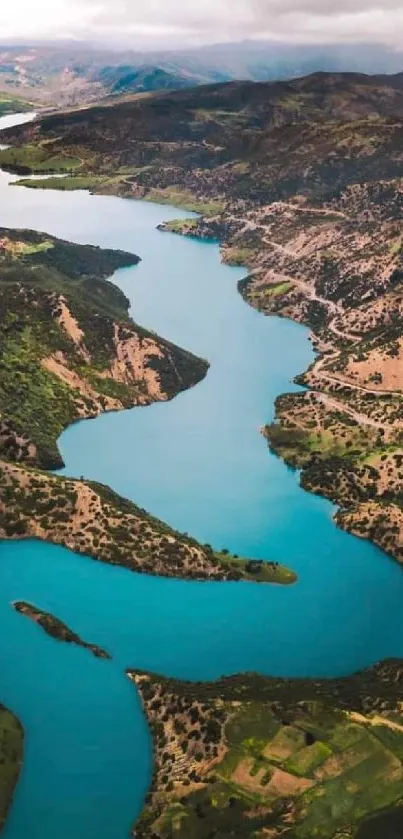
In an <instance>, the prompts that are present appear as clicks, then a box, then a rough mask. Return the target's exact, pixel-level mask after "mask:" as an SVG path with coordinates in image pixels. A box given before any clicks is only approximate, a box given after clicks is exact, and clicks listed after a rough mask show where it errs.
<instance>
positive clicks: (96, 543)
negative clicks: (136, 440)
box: [0, 228, 296, 584]
mask: <svg viewBox="0 0 403 839" xmlns="http://www.w3.org/2000/svg"><path fill="white" fill-rule="evenodd" d="M138 261H139V257H137V256H136V255H134V254H129V253H124V252H121V251H110V250H104V249H101V248H96V247H92V246H83V245H74V244H71V243H70V242H64V241H61V240H58V239H55V238H54V237H52V236H48V235H47V234H42V233H36V232H34V231H30V230H7V229H4V228H0V313H1V314H2V317H1V327H0V354H1V360H0V373H1V375H0V537H1V538H12V539H18V538H29V537H31V538H32V537H35V538H39V539H44V540H48V541H52V542H55V543H57V544H61V545H65V546H66V547H68V548H71V549H72V550H75V551H76V552H77V553H81V554H84V555H87V556H92V557H94V558H96V559H100V560H101V561H104V562H108V563H112V564H119V565H123V566H125V567H126V568H129V569H131V570H135V571H140V572H147V573H149V574H161V575H164V576H180V577H185V578H189V579H198V580H204V579H218V580H221V579H226V580H238V579H247V580H253V581H256V582H275V583H282V584H289V583H293V582H295V580H296V575H295V574H294V573H293V572H291V571H289V570H288V569H287V568H285V567H284V566H282V565H279V564H278V563H276V562H275V561H271V562H267V563H266V562H257V561H256V560H248V559H242V558H238V557H233V556H231V555H230V554H228V553H226V552H223V553H216V552H214V551H213V550H212V548H211V547H210V546H209V545H207V546H203V545H200V544H198V543H197V542H196V541H195V540H193V539H191V538H190V537H188V536H185V535H183V534H180V533H177V532H175V531H173V530H172V529H171V528H169V527H168V526H166V525H164V524H163V523H162V522H160V521H158V520H157V519H154V518H153V517H151V516H149V515H148V514H147V513H146V512H145V511H144V510H141V509H139V508H138V507H137V506H136V505H135V504H133V503H131V502H129V501H127V500H125V499H122V498H120V497H119V496H118V495H116V494H115V493H113V492H112V491H111V490H109V489H108V488H106V487H102V486H100V485H95V484H90V483H88V482H85V481H74V480H67V479H65V478H60V477H56V476H55V475H52V474H50V473H49V472H44V471H43V470H44V469H54V468H56V467H60V466H62V465H63V462H62V459H61V456H60V453H59V450H58V447H57V439H58V437H59V435H60V434H61V432H62V431H63V429H64V428H65V427H66V426H67V425H69V424H70V423H72V422H74V421H75V420H78V419H86V418H90V417H95V416H97V415H99V414H100V413H102V412H105V411H116V410H122V409H124V408H129V407H133V406H135V405H148V404H150V403H152V402H156V401H166V400H168V399H171V398H172V397H173V396H175V395H176V394H177V393H179V392H180V391H182V390H184V389H186V388H188V387H191V386H192V385H194V384H196V383H197V382H199V381H200V380H201V379H202V378H203V377H204V376H205V374H206V372H207V369H208V363H207V362H206V361H204V360H202V359H199V358H197V357H195V356H194V355H192V354H191V353H189V352H187V351H185V350H182V349H180V348H179V347H177V346H175V345H173V344H171V343H169V342H168V341H166V340H164V339H162V338H159V337H158V336H157V335H155V334H154V333H151V332H148V331H147V330H145V329H143V328H142V327H140V326H138V325H137V324H136V323H134V321H133V320H132V319H131V317H130V315H129V312H128V308H129V302H128V300H127V299H126V297H125V296H124V294H123V293H122V292H121V291H120V290H119V289H118V288H117V287H116V286H115V285H113V283H112V282H110V281H108V280H107V279H106V277H107V276H108V275H109V274H111V272H112V271H114V270H116V269H117V268H119V267H123V266H128V265H136V264H137V263H138Z"/></svg>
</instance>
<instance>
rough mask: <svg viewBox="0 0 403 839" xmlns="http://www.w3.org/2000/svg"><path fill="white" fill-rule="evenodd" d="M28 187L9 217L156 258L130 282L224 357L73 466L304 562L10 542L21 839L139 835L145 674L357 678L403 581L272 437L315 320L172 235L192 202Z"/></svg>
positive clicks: (163, 511) (7, 680) (152, 318)
mask: <svg viewBox="0 0 403 839" xmlns="http://www.w3.org/2000/svg"><path fill="white" fill-rule="evenodd" d="M0 123H1V121H0ZM3 124H4V123H3ZM13 180H14V179H13V178H12V177H11V176H9V175H6V174H4V173H1V172H0V195H1V198H2V200H1V204H0V225H4V226H12V227H33V228H37V229H38V228H40V229H43V230H46V231H48V232H49V233H52V234H55V235H58V236H61V237H64V238H67V239H71V240H73V241H76V242H90V243H93V244H99V245H103V246H109V247H119V248H125V249H127V250H132V251H134V252H136V253H139V254H140V255H141V257H142V259H143V261H142V263H141V264H140V265H139V266H137V267H135V268H131V269H126V270H123V271H119V272H118V273H117V274H116V275H115V277H114V281H115V282H116V283H117V284H118V285H119V286H120V287H121V288H123V290H124V291H125V292H126V294H127V295H128V296H129V297H130V299H131V301H132V304H133V310H132V311H133V317H134V318H135V319H136V320H137V321H138V322H139V323H141V324H143V325H144V326H147V327H149V328H150V329H153V330H155V331H157V332H159V333H161V334H162V335H164V336H165V337H167V338H169V339H170V340H172V341H175V342H176V343H178V344H181V345H182V346H184V347H187V348H188V349H190V350H193V351H194V352H195V353H197V354H199V355H202V356H204V357H206V358H208V360H209V361H210V364H211V368H210V370H209V372H208V375H207V377H206V379H205V380H204V381H203V382H202V383H200V384H199V385H198V386H197V387H195V388H193V389H192V390H190V391H187V392H185V393H183V394H181V395H180V396H178V397H177V398H176V399H174V400H173V401H172V402H170V403H164V404H158V405H153V406H151V407H147V408H137V409H134V410H132V411H126V412H122V413H120V414H110V415H104V416H103V417H100V418H98V419H97V420H94V421H89V422H83V423H80V424H77V425H75V426H74V427H72V428H70V429H68V430H67V431H66V432H65V434H63V436H62V438H61V441H60V447H61V451H62V453H63V456H64V459H65V462H66V469H65V472H66V473H67V474H70V475H79V476H80V475H84V476H85V477H87V478H92V479H97V480H101V481H103V482H105V483H108V484H110V485H111V486H113V488H114V489H116V490H117V491H119V492H121V493H122V494H124V495H126V496H128V497H131V498H133V499H134V500H135V501H136V502H138V503H139V504H140V505H141V506H144V507H146V508H148V509H149V510H150V512H152V513H153V514H155V515H159V516H160V517H161V518H163V519H165V520H166V521H167V522H169V523H170V524H171V525H173V526H175V527H178V528H180V529H182V530H186V531H188V532H190V533H192V534H193V535H195V536H197V537H198V538H199V539H201V540H202V541H208V542H211V543H212V544H213V545H214V546H215V547H218V548H220V547H224V546H225V547H228V548H230V549H232V550H233V551H235V552H236V553H239V554H241V553H243V554H246V555H250V556H256V557H261V558H272V559H276V560H278V561H280V562H285V563H286V564H288V565H290V566H291V567H293V568H295V569H296V570H297V571H298V573H299V582H298V583H297V584H296V585H295V586H293V587H290V588H281V587H277V586H257V585H253V584H240V583H237V584H232V583H228V584H217V583H216V584H197V583H187V582H183V581H173V580H165V579H158V578H148V577H144V576H140V575H136V574H133V573H130V572H128V571H125V570H123V569H119V568H113V567H110V566H106V565H102V564H101V563H97V562H94V561H91V560H87V559H83V558H80V557H78V556H76V555H74V554H72V553H70V552H69V551H66V550H64V549H62V548H59V547H57V546H52V545H45V544H42V543H40V542H35V541H31V542H22V543H13V544H10V543H0V554H1V562H0V586H1V591H2V595H3V596H2V598H1V600H0V621H1V624H0V625H1V628H2V637H3V638H5V637H6V638H7V642H6V643H3V645H2V648H1V649H0V673H1V679H0V700H1V701H2V702H4V703H5V704H7V705H8V706H9V707H11V708H13V709H14V710H15V711H16V713H17V714H19V716H20V717H21V719H22V721H23V723H24V726H25V728H26V732H27V738H26V761H25V765H24V770H23V773H22V777H21V781H20V784H19V786H18V790H17V795H16V798H15V802H14V806H13V808H12V812H11V814H10V818H9V821H8V824H7V827H6V830H5V837H6V839H25V836H26V835H28V833H29V835H30V836H31V837H33V839H71V837H72V836H74V837H75V839H95V837H96V839H123V837H125V836H127V834H128V830H129V827H130V825H131V823H132V822H133V820H134V818H135V816H136V814H137V813H138V812H139V810H140V809H141V806H142V800H143V796H144V792H145V790H146V788H147V784H148V782H149V779H150V772H151V763H150V743H149V739H148V733H147V728H146V726H145V721H144V718H143V715H142V713H141V710H140V707H139V703H138V699H137V695H136V692H135V690H134V688H133V687H132V686H131V685H130V683H129V682H128V681H127V680H126V679H125V678H124V676H123V670H124V668H125V667H128V666H132V667H138V668H141V669H150V670H155V671H158V672H161V673H165V674H170V675H176V676H178V677H183V678H189V679H211V678H214V677H217V676H219V675H221V674H223V673H233V672H239V671H242V670H257V671H260V672H262V673H268V674H270V673H273V674H277V675H304V676H308V675H311V676H314V675H315V676H316V675H321V676H334V675H341V674H347V673H350V672H352V671H354V670H357V669H358V668H361V667H364V666H366V665H369V664H371V663H373V662H374V661H376V660H378V659H380V658H384V657H386V656H394V655H396V656H398V655H403V625H402V622H401V603H402V598H403V575H402V572H401V569H400V568H399V566H398V565H397V563H394V562H393V561H391V560H389V559H388V558H387V557H386V556H385V555H384V554H382V553H381V552H380V551H379V550H377V549H376V548H375V547H374V546H372V545H370V544H369V543H367V542H363V541H360V540H358V539H356V538H354V537H352V536H349V535H347V534H345V533H342V532H341V531H338V530H337V529H336V527H335V526H334V524H333V522H332V513H333V512H334V510H333V507H332V505H330V504H329V503H328V502H326V501H324V500H323V499H320V498H316V497H315V496H312V495H310V494H307V493H304V492H303V491H302V490H301V489H300V488H299V486H298V475H297V474H296V473H294V472H292V471H291V470H288V469H287V467H286V466H285V465H284V464H283V463H282V462H281V461H280V460H278V459H277V458H275V457H274V456H273V455H271V454H270V452H269V451H268V449H267V446H266V444H265V441H264V440H263V438H262V436H261V435H260V434H259V429H260V427H261V426H262V425H263V423H265V422H267V421H268V420H269V419H270V418H271V417H272V416H273V403H274V400H275V397H276V396H277V395H278V394H279V393H281V392H283V391H285V390H290V389H292V388H293V387H294V386H293V385H292V384H291V380H292V378H293V377H294V376H295V375H296V374H297V373H298V372H300V371H302V370H303V369H305V368H306V367H307V365H308V364H309V363H310V361H311V359H312V349H311V346H310V343H309V341H308V331H307V330H306V329H304V328H302V327H300V326H297V325H295V324H292V323H290V322H287V321H283V320H280V319H278V318H265V317H263V316H262V315H259V314H258V313H256V312H255V311H253V310H252V309H250V308H249V307H248V306H247V305H245V303H244V302H243V301H242V299H241V298H240V296H239V295H238V294H237V293H236V282H237V280H238V279H239V278H240V277H242V276H243V274H244V272H243V270H242V269H237V268H229V267H226V266H223V265H222V264H220V261H219V252H218V248H217V246H216V245H213V244H207V243H200V242H197V241H191V240H185V239H181V238H179V237H175V236H173V235H170V234H162V233H159V232H158V231H156V229H155V228H156V225H157V224H158V223H159V222H160V221H162V220H163V219H169V218H174V217H178V216H183V215H185V214H184V213H181V212H180V211H178V210H176V209H173V208H169V207H161V206H156V205H152V204H147V203H145V202H137V201H124V200H122V199H117V198H109V197H100V196H97V197H94V196H90V195H88V194H87V193H84V192H77V193H58V192H48V191H43V192H40V191H33V190H31V191H30V190H22V189H19V188H15V187H13V186H12V185H11V184H12V182H13ZM16 599H25V600H29V601H31V602H33V603H35V604H36V605H38V606H40V607H42V608H44V609H47V610H50V611H52V612H54V613H55V614H56V615H57V616H58V617H60V618H61V619H62V620H64V621H65V622H67V623H68V624H69V625H70V626H71V627H72V628H73V629H74V630H75V631H77V632H79V633H80V634H81V635H82V636H83V637H84V638H85V639H86V640H88V641H91V642H95V643H98V644H100V645H101V646H104V647H105V648H106V649H108V650H109V651H110V652H111V653H112V654H113V656H114V659H113V661H112V662H105V661H99V660H96V659H93V657H92V656H90V655H89V654H88V653H87V652H86V651H84V650H81V649H78V648H74V647H72V648H70V647H68V646H67V645H62V644H58V643H56V642H54V641H53V640H51V639H49V638H48V637H47V636H46V635H44V633H43V632H42V631H41V630H40V629H38V628H37V627H36V626H35V625H33V624H32V623H31V622H30V621H28V620H27V619H24V618H23V617H22V616H21V615H18V614H16V613H15V612H14V611H13V610H12V609H11V608H10V602H11V601H12V600H16Z"/></svg>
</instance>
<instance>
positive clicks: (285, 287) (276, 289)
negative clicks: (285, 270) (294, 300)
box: [264, 283, 292, 297]
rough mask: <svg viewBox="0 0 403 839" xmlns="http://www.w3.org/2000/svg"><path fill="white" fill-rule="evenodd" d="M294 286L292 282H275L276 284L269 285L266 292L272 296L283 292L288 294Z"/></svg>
mask: <svg viewBox="0 0 403 839" xmlns="http://www.w3.org/2000/svg"><path fill="white" fill-rule="evenodd" d="M290 288H292V283H275V284H274V285H267V286H266V287H265V289H264V293H265V294H267V295H268V296H271V297H277V296H278V295H281V294H286V292H287V291H289V290H290Z"/></svg>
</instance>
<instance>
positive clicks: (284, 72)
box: [0, 41, 403, 107]
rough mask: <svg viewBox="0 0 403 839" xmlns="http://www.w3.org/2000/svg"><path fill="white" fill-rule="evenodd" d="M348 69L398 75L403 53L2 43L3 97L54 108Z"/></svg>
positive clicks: (267, 45)
mask: <svg viewBox="0 0 403 839" xmlns="http://www.w3.org/2000/svg"><path fill="white" fill-rule="evenodd" d="M347 70H348V71H354V72H365V73H396V72H399V71H400V70H403V53H401V52H398V51H395V50H393V49H392V48H390V47H388V46H383V45H379V44H342V45H340V44H325V45H301V44H286V43H284V44H283V43H277V42H269V41H243V42H240V43H226V44H212V45H210V46H204V47H199V48H194V49H188V50H173V51H144V52H141V51H138V50H137V51H131V50H112V49H108V48H105V47H99V46H97V45H96V44H87V43H84V42H74V41H73V42H43V43H40V42H39V43H38V42H35V43H31V44H30V43H27V44H17V43H10V42H9V43H5V44H3V45H1V44H0V90H3V91H7V92H8V93H9V94H18V95H19V96H24V97H25V98H26V99H28V100H29V101H35V102H39V103H40V104H45V105H50V106H54V105H57V106H59V105H62V106H63V105H64V106H69V107H70V106H74V105H80V104H85V103H88V102H94V101H99V100H103V99H104V98H105V97H111V96H112V97H114V96H116V95H119V94H122V93H123V94H127V93H137V92H139V93H143V92H147V91H155V90H164V89H165V90H166V89H174V88H182V87H190V86H194V85H199V84H207V83H211V82H225V81H232V80H250V81H269V80H273V79H286V78H295V77H298V76H303V75H307V74H309V73H312V72H317V71H331V72H344V71H347Z"/></svg>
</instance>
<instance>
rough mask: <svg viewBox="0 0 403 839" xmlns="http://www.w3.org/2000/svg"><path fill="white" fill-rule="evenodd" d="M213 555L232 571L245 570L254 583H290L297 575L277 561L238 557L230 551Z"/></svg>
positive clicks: (293, 581)
mask: <svg viewBox="0 0 403 839" xmlns="http://www.w3.org/2000/svg"><path fill="white" fill-rule="evenodd" d="M214 556H215V557H216V558H217V559H218V560H219V562H220V563H222V564H223V565H224V566H228V567H229V568H231V569H233V570H234V571H242V572H245V574H246V576H247V578H249V579H251V580H254V581H255V582H256V583H279V584H280V585H291V583H295V582H296V580H297V579H298V578H297V575H296V574H295V572H294V571H290V569H289V568H286V566H285V565H279V563H278V562H263V560H257V559H240V558H239V557H235V556H233V555H232V554H230V553H223V552H219V553H217V552H216V553H215V554H214Z"/></svg>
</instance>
